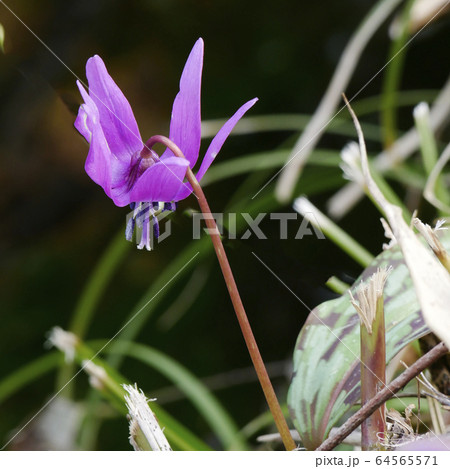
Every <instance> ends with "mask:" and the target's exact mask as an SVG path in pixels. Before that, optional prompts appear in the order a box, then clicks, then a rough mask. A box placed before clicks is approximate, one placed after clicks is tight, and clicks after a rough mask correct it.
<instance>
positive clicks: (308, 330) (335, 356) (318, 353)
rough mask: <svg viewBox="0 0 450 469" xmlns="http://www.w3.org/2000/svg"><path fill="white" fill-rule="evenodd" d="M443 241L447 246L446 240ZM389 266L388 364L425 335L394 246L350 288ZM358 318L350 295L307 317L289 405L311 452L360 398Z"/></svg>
mask: <svg viewBox="0 0 450 469" xmlns="http://www.w3.org/2000/svg"><path fill="white" fill-rule="evenodd" d="M441 240H442V242H443V243H444V245H445V247H446V248H447V249H448V248H449V247H450V236H449V235H448V233H447V234H445V233H444V236H441ZM390 265H391V266H392V267H393V270H392V272H391V274H390V275H389V277H388V279H387V281H386V285H385V289H384V298H385V321H386V360H387V362H389V361H390V360H391V359H392V358H393V357H394V356H395V355H396V354H397V353H398V352H399V351H400V350H401V349H402V348H403V347H405V345H407V344H408V343H410V342H411V341H413V340H415V339H417V338H419V337H422V336H423V335H425V334H427V333H428V332H430V331H429V329H428V328H427V326H426V325H425V323H424V321H423V318H422V314H421V312H420V307H419V303H418V301H417V298H416V294H415V292H414V289H413V285H412V281H411V277H410V275H409V271H408V268H407V267H406V265H405V263H404V260H403V256H402V253H401V251H400V249H399V247H398V246H394V247H393V248H391V249H388V250H386V251H384V252H383V253H381V254H380V255H379V256H377V257H376V258H375V259H374V261H373V262H372V263H371V264H370V266H369V267H368V268H367V269H365V270H364V272H363V273H362V275H361V276H360V277H359V278H358V279H357V281H356V282H355V283H354V284H353V286H352V293H354V292H355V290H356V288H357V287H358V286H359V284H360V282H361V280H362V281H366V280H367V279H368V278H369V277H370V276H371V275H372V274H373V273H375V272H376V270H377V268H378V267H389V266H390ZM359 354H360V339H359V318H358V316H357V313H356V311H355V309H354V308H353V306H352V305H351V303H350V301H349V295H348V293H347V294H344V295H343V296H341V297H339V298H337V299H335V300H331V301H327V302H325V303H322V304H321V305H319V306H317V307H316V308H315V309H314V310H313V311H311V313H310V314H309V316H308V318H307V320H306V322H305V324H304V326H303V328H302V330H301V331H300V335H299V337H298V339H297V344H296V347H295V352H294V373H293V378H292V383H291V386H290V388H289V394H288V404H289V409H290V412H291V415H292V418H293V422H294V425H295V427H296V429H297V430H298V432H299V434H300V437H301V440H302V443H303V445H304V446H305V447H306V448H307V449H314V448H316V447H317V446H319V445H320V443H321V442H322V441H323V440H324V439H325V438H326V437H327V436H328V433H329V431H330V430H331V428H332V427H334V426H336V425H339V424H340V420H341V419H342V417H344V415H345V414H346V413H348V412H349V411H350V410H351V408H352V407H353V406H354V405H355V404H356V403H357V402H358V401H359V399H360V362H359Z"/></svg>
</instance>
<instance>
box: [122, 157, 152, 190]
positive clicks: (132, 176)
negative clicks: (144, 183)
mask: <svg viewBox="0 0 450 469" xmlns="http://www.w3.org/2000/svg"><path fill="white" fill-rule="evenodd" d="M158 160H159V156H158V153H156V151H154V150H148V149H146V148H144V150H142V151H141V152H136V153H135V154H134V155H133V156H132V157H131V162H130V169H129V171H128V174H127V177H126V180H127V191H128V192H129V191H130V190H131V189H132V188H133V186H134V184H135V182H136V181H137V179H138V178H139V177H140V176H141V175H142V173H143V172H144V171H145V170H146V169H148V168H150V166H152V165H154V164H155V163H156V162H157V161H158Z"/></svg>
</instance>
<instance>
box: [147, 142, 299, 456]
mask: <svg viewBox="0 0 450 469" xmlns="http://www.w3.org/2000/svg"><path fill="white" fill-rule="evenodd" d="M156 143H162V144H163V145H165V146H166V147H168V148H170V150H172V152H173V154H174V155H175V156H178V157H180V158H185V156H184V155H183V152H182V151H181V150H180V149H179V148H178V146H177V145H176V144H175V143H173V142H172V141H171V140H170V139H168V138H167V137H164V136H162V135H155V136H153V137H151V138H150V139H149V140H148V141H147V143H146V144H145V147H144V151H147V152H148V153H149V154H150V149H151V148H152V146H153V145H155V144H156ZM141 155H142V156H143V157H145V154H143V153H141ZM186 177H187V180H188V181H189V183H190V184H191V186H192V189H193V191H194V194H195V195H196V196H197V199H198V203H199V205H200V209H201V211H202V213H203V215H204V216H205V223H206V226H207V227H208V232H209V235H210V236H211V240H212V243H213V245H214V250H215V251H216V255H217V259H218V260H219V264H220V268H221V269H222V273H223V276H224V279H225V283H226V285H227V288H228V293H229V295H230V298H231V302H232V303H233V307H234V310H235V312H236V316H237V319H238V321H239V325H240V327H241V331H242V335H243V336H244V340H245V343H246V345H247V348H248V351H249V353H250V357H251V359H252V362H253V366H254V368H255V371H256V374H257V375H258V379H259V382H260V384H261V387H262V389H263V392H264V395H265V397H266V401H267V404H268V405H269V408H270V411H271V413H272V415H273V418H274V420H275V424H276V426H277V429H278V431H279V432H280V435H281V438H282V440H283V444H284V446H285V448H286V450H288V451H292V450H294V449H295V448H296V444H295V443H294V440H293V439H292V436H291V433H290V431H289V427H288V425H287V423H286V419H285V418H284V415H283V412H282V410H281V407H280V404H279V402H278V399H277V396H276V394H275V391H274V389H273V386H272V383H271V381H270V378H269V375H268V373H267V370H266V367H265V365H264V362H263V359H262V357H261V354H260V352H259V349H258V345H257V344H256V340H255V337H254V335H253V331H252V328H251V326H250V323H249V321H248V318H247V314H246V312H245V309H244V305H243V304H242V300H241V297H240V295H239V291H238V288H237V285H236V282H235V280H234V276H233V272H232V271H231V267H230V264H229V262H228V258H227V255H226V253H225V249H224V247H223V244H222V240H221V238H220V234H219V230H218V229H217V225H216V222H215V220H214V217H213V216H212V213H211V210H210V208H209V205H208V202H207V200H206V197H205V194H204V193H203V190H202V188H201V186H200V184H199V182H198V181H197V179H196V177H195V176H194V173H193V172H192V170H191V169H190V168H188V170H187V172H186Z"/></svg>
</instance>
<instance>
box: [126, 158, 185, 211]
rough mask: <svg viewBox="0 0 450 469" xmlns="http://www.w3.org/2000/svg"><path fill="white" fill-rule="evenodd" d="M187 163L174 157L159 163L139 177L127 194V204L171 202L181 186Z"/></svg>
mask: <svg viewBox="0 0 450 469" xmlns="http://www.w3.org/2000/svg"><path fill="white" fill-rule="evenodd" d="M188 166H189V161H187V160H185V159H183V158H179V157H176V156H172V157H168V158H165V159H164V161H159V162H157V163H155V164H153V165H152V166H150V168H148V169H147V170H145V172H144V173H143V174H142V175H141V176H140V177H139V179H138V180H137V181H136V183H135V185H134V186H133V188H132V189H131V191H130V193H129V194H128V197H129V202H128V203H131V202H172V201H173V200H174V198H175V196H176V195H177V193H178V192H179V190H180V188H181V187H182V186H183V184H184V183H183V179H184V177H185V175H186V169H187V167H188Z"/></svg>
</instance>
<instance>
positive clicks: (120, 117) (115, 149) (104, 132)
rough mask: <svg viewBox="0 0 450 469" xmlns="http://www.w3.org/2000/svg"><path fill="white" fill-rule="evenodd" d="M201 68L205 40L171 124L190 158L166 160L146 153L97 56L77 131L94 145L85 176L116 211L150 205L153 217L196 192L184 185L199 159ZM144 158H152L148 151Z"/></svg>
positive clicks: (214, 145)
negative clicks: (97, 186) (110, 200)
mask: <svg viewBox="0 0 450 469" xmlns="http://www.w3.org/2000/svg"><path fill="white" fill-rule="evenodd" d="M202 67H203V40H202V39H199V40H198V41H197V42H196V43H195V45H194V47H193V48H192V51H191V53H190V55H189V57H188V60H187V62H186V65H185V66H184V70H183V73H182V75H181V79H180V91H179V92H178V94H177V96H176V97H175V101H174V103H173V108H172V118H171V121H170V134H169V138H170V140H172V141H173V142H174V143H175V144H176V145H178V147H179V148H180V149H181V151H182V152H183V154H184V155H185V157H186V159H183V158H179V157H176V156H174V154H173V153H172V152H171V151H170V150H169V149H166V150H165V151H164V153H163V154H162V155H161V156H158V155H157V154H156V153H155V152H154V151H153V150H151V155H152V156H151V157H150V158H149V157H143V155H142V154H141V152H142V151H143V149H144V147H145V145H144V143H143V140H142V138H141V136H140V133H139V128H138V125H137V123H136V119H135V118H134V115H133V111H132V109H131V106H130V104H129V102H128V101H127V99H126V98H125V96H124V95H123V93H122V91H121V90H120V89H119V87H118V86H117V85H116V83H115V82H114V81H113V79H112V78H111V77H110V75H109V74H108V71H107V70H106V67H105V64H104V63H103V61H102V59H101V58H100V57H99V56H98V55H96V56H94V57H91V58H90V59H89V60H88V62H87V64H86V75H87V79H88V82H89V94H88V93H87V92H86V90H85V88H84V87H83V86H82V85H81V83H80V82H79V81H78V82H77V85H78V88H79V89H80V93H81V95H82V97H83V99H84V104H82V105H81V106H80V109H79V112H78V116H77V119H76V121H75V127H76V128H77V130H78V131H79V132H80V133H81V134H82V135H83V137H84V138H85V139H86V140H87V142H88V143H89V145H90V147H89V153H88V156H87V159H86V164H85V169H86V172H87V173H88V175H89V177H90V178H91V179H92V180H93V181H94V182H96V183H97V184H99V185H100V186H102V187H103V190H104V191H105V192H106V195H108V197H110V198H111V199H112V200H113V202H114V203H115V204H116V205H117V206H119V207H124V206H126V205H129V204H132V207H133V208H135V207H142V205H141V204H146V205H145V207H146V208H147V209H148V210H149V211H150V212H153V213H150V215H154V213H156V211H158V210H159V211H161V210H160V209H157V207H163V206H165V207H167V206H168V205H167V204H170V206H171V207H172V208H173V202H177V201H179V200H182V199H185V198H186V197H187V196H188V195H189V194H190V193H191V192H192V188H191V187H190V185H189V184H188V183H185V182H183V181H184V177H185V174H186V170H187V168H188V166H190V167H191V168H193V167H194V166H195V164H196V162H197V159H198V156H199V150H200V139H201V118H200V90H201V77H202ZM256 101H257V99H253V100H251V101H248V102H247V103H246V104H244V105H243V106H241V107H240V108H239V109H238V110H237V112H236V113H235V114H234V115H233V117H231V118H230V119H229V120H228V121H227V122H226V123H225V124H224V126H223V127H222V128H221V129H220V130H219V132H218V133H217V135H216V136H215V137H214V138H213V140H212V141H211V144H210V145H209V148H208V149H207V151H206V153H205V156H204V158H203V161H202V163H201V165H200V168H199V170H198V172H197V175H196V176H197V179H198V180H200V179H201V178H202V177H203V175H204V174H205V172H206V170H207V169H208V168H209V166H210V165H211V163H212V162H213V160H214V158H215V157H216V155H217V153H218V152H219V151H220V149H221V147H222V145H223V143H224V142H225V140H226V139H227V137H228V135H229V134H230V132H231V131H232V129H233V127H234V126H235V125H236V123H237V122H238V121H239V119H240V118H241V117H242V116H243V115H244V114H245V112H246V111H247V110H248V109H250V108H251V107H252V106H253V104H254V103H255V102H256ZM145 156H148V150H147V149H146V155H145ZM164 203H167V204H166V205H164ZM135 218H136V217H134V218H133V219H135ZM133 226H134V225H133ZM129 228H130V227H128V231H129ZM145 243H146V241H144V244H145ZM141 244H142V241H141ZM147 244H148V243H147Z"/></svg>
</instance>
